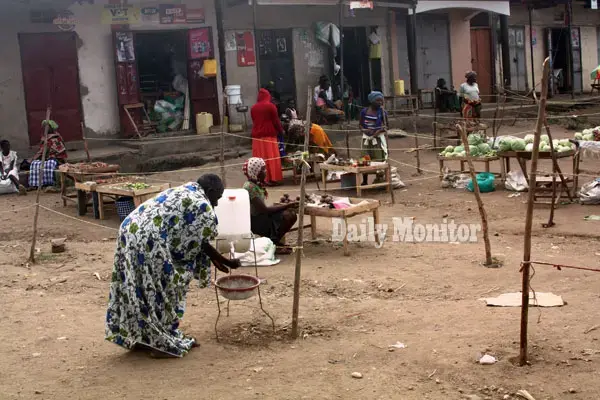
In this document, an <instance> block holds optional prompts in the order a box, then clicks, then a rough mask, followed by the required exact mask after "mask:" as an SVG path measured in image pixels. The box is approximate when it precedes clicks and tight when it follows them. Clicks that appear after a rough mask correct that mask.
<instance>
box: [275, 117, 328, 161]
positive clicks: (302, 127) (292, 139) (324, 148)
mask: <svg viewBox="0 0 600 400" xmlns="http://www.w3.org/2000/svg"><path fill="white" fill-rule="evenodd" d="M285 115H286V118H285V120H283V119H282V121H283V129H284V130H285V133H286V139H285V141H286V143H287V144H288V151H289V152H295V151H302V149H303V148H304V133H305V132H306V121H302V120H300V119H298V114H297V113H296V110H293V109H288V110H287V111H286V114H285ZM309 140H310V142H309V144H310V148H309V152H311V153H322V154H325V155H328V156H329V155H331V154H335V149H334V148H333V144H332V143H331V140H330V139H329V136H328V135H327V133H326V132H325V130H324V129H323V128H322V127H321V126H319V125H317V124H311V125H310V138H309Z"/></svg>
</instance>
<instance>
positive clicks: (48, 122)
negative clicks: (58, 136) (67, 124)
mask: <svg viewBox="0 0 600 400" xmlns="http://www.w3.org/2000/svg"><path fill="white" fill-rule="evenodd" d="M46 125H48V126H49V127H50V129H52V130H54V131H55V130H57V129H58V124H57V123H56V122H54V121H53V120H43V121H42V128H43V127H45V126H46Z"/></svg>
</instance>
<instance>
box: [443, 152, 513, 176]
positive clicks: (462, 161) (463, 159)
mask: <svg viewBox="0 0 600 400" xmlns="http://www.w3.org/2000/svg"><path fill="white" fill-rule="evenodd" d="M437 159H438V162H439V164H440V179H443V177H444V163H445V162H447V161H459V162H460V172H465V173H466V172H469V170H468V169H465V163H466V162H467V157H444V156H440V155H438V157H437ZM498 160H500V157H497V156H491V157H471V161H473V162H474V163H483V164H484V168H485V171H484V172H490V162H492V161H498ZM479 172H481V171H479ZM502 178H503V179H504V177H503V176H502Z"/></svg>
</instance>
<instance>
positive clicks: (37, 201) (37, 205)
mask: <svg viewBox="0 0 600 400" xmlns="http://www.w3.org/2000/svg"><path fill="white" fill-rule="evenodd" d="M50 111H51V108H50V107H48V108H47V109H46V121H48V123H47V124H46V126H45V127H44V146H43V149H42V163H41V164H40V168H39V169H38V179H39V181H38V188H37V194H36V197H35V213H34V214H33V238H32V239H31V249H30V250H29V261H31V262H32V263H35V244H36V239H37V225H38V218H39V215H40V194H41V193H42V182H43V177H44V163H45V162H46V151H48V129H49V128H50V123H49V121H50Z"/></svg>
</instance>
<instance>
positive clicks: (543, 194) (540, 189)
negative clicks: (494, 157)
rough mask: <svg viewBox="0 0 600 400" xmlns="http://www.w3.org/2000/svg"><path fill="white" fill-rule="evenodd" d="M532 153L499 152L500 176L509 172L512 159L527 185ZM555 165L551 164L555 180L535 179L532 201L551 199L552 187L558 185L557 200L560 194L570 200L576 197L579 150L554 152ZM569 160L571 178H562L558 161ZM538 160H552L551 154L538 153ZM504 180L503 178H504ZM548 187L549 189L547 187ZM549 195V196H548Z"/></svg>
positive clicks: (549, 178) (547, 178)
mask: <svg viewBox="0 0 600 400" xmlns="http://www.w3.org/2000/svg"><path fill="white" fill-rule="evenodd" d="M531 155H532V153H531V152H529V151H505V152H499V153H498V156H499V157H501V158H502V163H501V165H502V175H503V176H504V177H506V174H507V173H508V171H510V159H511V158H514V159H516V160H517V163H518V164H519V167H520V168H521V172H523V176H525V179H527V183H528V184H529V175H528V172H527V160H531ZM555 156H556V163H553V166H552V167H553V168H552V174H553V175H556V178H555V179H553V178H552V176H538V177H537V178H536V188H535V193H536V194H535V197H534V200H537V198H538V197H540V198H548V197H550V198H552V196H553V195H552V193H554V188H553V185H556V184H559V185H560V186H559V187H560V190H559V191H557V193H558V199H560V195H561V193H564V194H566V195H567V197H569V199H570V200H573V198H574V197H576V196H577V188H578V185H579V160H580V157H579V149H577V150H569V151H563V152H555ZM565 158H571V159H572V168H573V173H572V175H571V176H566V177H565V176H564V174H563V172H562V170H561V168H560V166H559V165H558V162H559V160H560V159H565ZM539 159H540V160H552V159H553V158H552V153H551V152H549V151H540V152H539ZM504 179H505V178H504ZM548 185H550V187H548ZM548 193H550V195H548ZM558 199H555V201H554V204H558Z"/></svg>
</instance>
